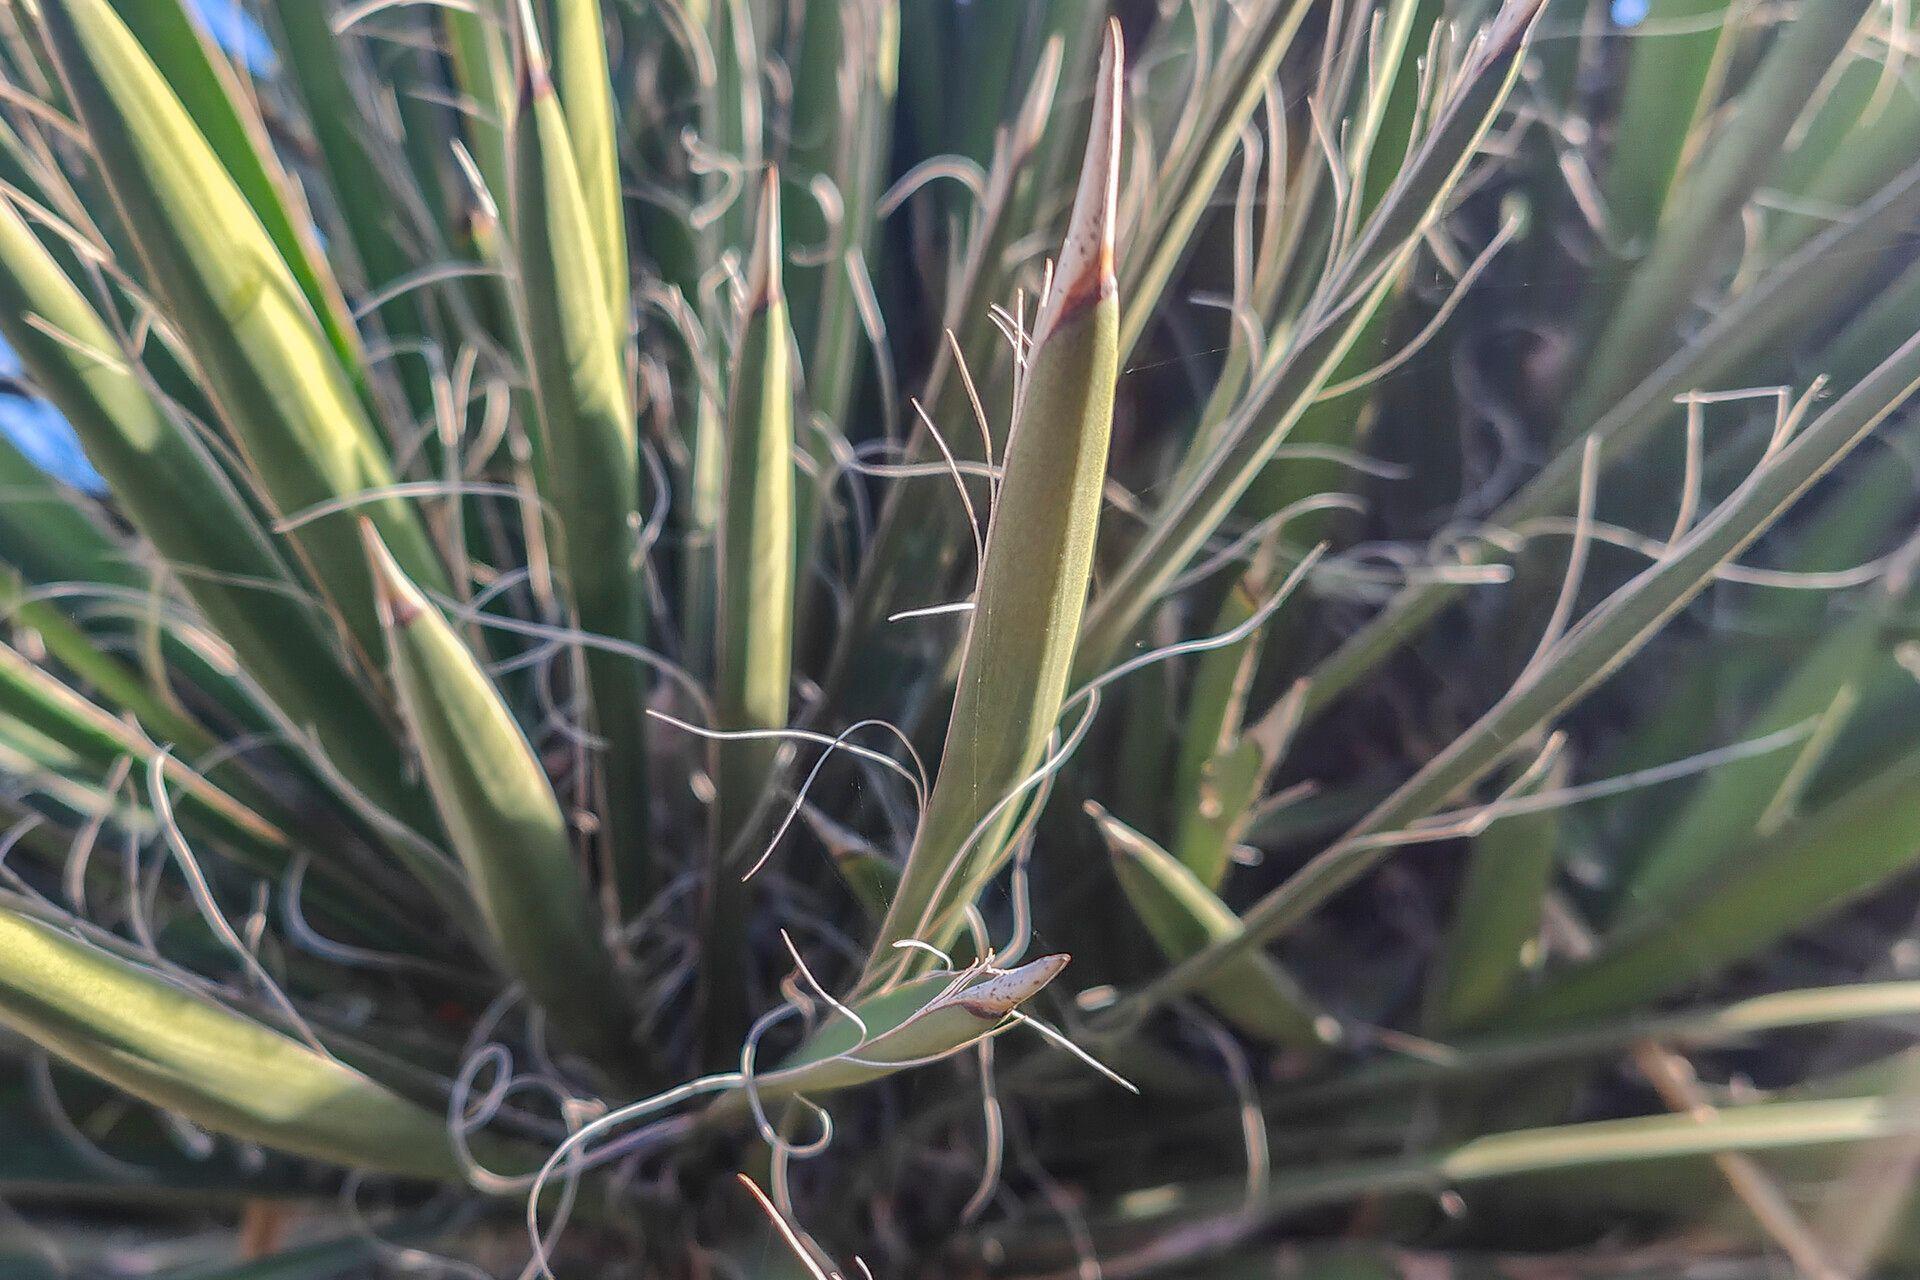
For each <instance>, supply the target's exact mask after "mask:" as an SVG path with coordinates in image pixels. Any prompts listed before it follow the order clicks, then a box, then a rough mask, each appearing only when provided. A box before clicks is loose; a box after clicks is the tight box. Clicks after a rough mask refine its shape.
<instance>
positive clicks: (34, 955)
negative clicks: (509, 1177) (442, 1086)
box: [0, 905, 465, 1182]
mask: <svg viewBox="0 0 1920 1280" xmlns="http://www.w3.org/2000/svg"><path fill="white" fill-rule="evenodd" d="M0 1025H5V1026H6V1027H7V1028H8V1029H9V1030H11V1031H14V1032H16V1033H18V1034H19V1035H22V1036H25V1037H26V1038H27V1039H29V1040H31V1041H33V1042H34V1043H35V1044H38V1045H39V1046H41V1047H42V1048H44V1049H46V1050H48V1051H49V1052H51V1053H53V1054H55V1055H57V1056H58V1057H60V1058H61V1059H63V1060H64V1061H66V1062H68V1063H71V1064H72V1065H73V1066H75V1067H78V1068H80V1069H81V1070H83V1071H86V1072H89V1073H90V1074H92V1075H95V1076H98V1077H100V1078H101V1079H102V1080H106V1081H108V1082H110V1083H112V1084H115V1085H118V1086H119V1087H120V1088H122V1089H125V1090H126V1091H127V1092H128V1093H131V1094H133V1095H134V1096H135V1097H137V1098H140V1099H141V1100H143V1101H145V1102H149V1103H151V1104H153V1105H154V1106H158V1107H164V1108H166V1109H168V1110H170V1111H174V1112H177V1113H178V1114H180V1115H182V1116H184V1117H186V1118H187V1119H189V1120H191V1121H193V1122H194V1123H196V1124H199V1125H202V1126H204V1127H206V1128H208V1129H211V1130H212V1131H214V1132H215V1133H222V1134H226V1135H228V1136H230V1137H234V1138H240V1139H242V1140H244V1141H248V1142H258V1143H261V1144H263V1145H265V1146H269V1147H274V1148H276V1149H278V1150H282V1151H290V1152H293V1153H295V1154H298V1155H304V1156H309V1157H311V1158H313V1159H316V1160H325V1161H329V1162H331V1163H334V1164H341V1165H347V1166H349V1167H354V1168H366V1169H377V1170H380V1171H382V1172H386V1173H393V1174H399V1175H402V1176H405V1177H413V1178H432V1179H437V1180H443V1181H450V1182H464V1180H465V1179H464V1176H463V1174H462V1172H461V1168H460V1164H459V1162H458V1161H457V1160H456V1159H455V1157H454V1153H453V1147H452V1144H451V1142H450V1141H449V1140H448V1137H447V1128H446V1122H445V1120H444V1119H443V1118H441V1117H439V1116H436V1115H434V1114H433V1113H431V1112H429V1111H426V1110H424V1109H423V1108H421V1107H418V1106H415V1105H414V1104H413V1103H411V1102H408V1101H406V1100H405V1099H403V1098H401V1097H400V1096H399V1095H398V1094H395V1093H393V1092H392V1091H391V1090H389V1089H387V1088H385V1087H384V1086H382V1085H380V1084H378V1083H376V1082H375V1081H373V1080H371V1079H369V1078H368V1077H367V1076H364V1075H362V1074H361V1073H360V1072H358V1071H356V1070H354V1069H353V1068H351V1067H349V1066H346V1065H345V1064H343V1063H341V1062H339V1061H338V1060H336V1059H334V1058H332V1057H328V1056H325V1055H322V1054H320V1053H319V1052H316V1051H315V1050H314V1049H312V1048H310V1047H308V1046H307V1045H305V1044H302V1043H301V1042H300V1041H298V1040H296V1039H294V1038H292V1037H291V1036H288V1035H285V1034H283V1033H281V1032H279V1031H276V1030H274V1029H273V1028H271V1027H268V1026H266V1025H264V1024H262V1023H259V1022H256V1021H254V1020H253V1019H251V1018H248V1017H246V1016H244V1015H242V1014H239V1013H236V1012H234V1011H233V1010H231V1009H228V1008H225V1007H224V1006H221V1005H218V1004H215V1003H213V1002H212V1001H211V1000H208V999H206V998H205V997H203V996H200V995H198V994H195V993H194V992H191V991H189V990H187V989H185V988H184V987H180V986H177V985H175V984H174V983H172V982H169V981H168V980H166V979H165V978H162V977H161V976H160V975H158V974H156V973H154V972H152V971H151V970H147V969H143V968H141V967H140V966H138V965H135V964H133V963H131V962H129V961H127V960H124V959H121V958H120V957H119V956H117V955H114V954H113V953H111V952H109V951H106V950H104V949H103V948H101V947H98V946H94V945H92V944H90V943H87V942H82V941H80V940H79V939H77V938H75V937H73V936H71V935H70V934H68V933H66V932H64V931H63V930H60V929H58V928H55V927H54V926H53V925H51V924H48V923H46V922H45V921H42V920H39V919H35V918H34V917H32V916H30V915H28V914H26V913H25V912H24V911H21V910H18V909H16V908H14V907H11V906H5V905H0Z"/></svg>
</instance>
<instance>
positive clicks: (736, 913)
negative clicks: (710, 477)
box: [702, 169, 795, 1059]
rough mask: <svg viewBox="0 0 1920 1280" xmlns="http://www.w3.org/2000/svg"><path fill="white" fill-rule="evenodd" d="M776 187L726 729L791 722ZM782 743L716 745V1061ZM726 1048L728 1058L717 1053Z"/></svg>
mask: <svg viewBox="0 0 1920 1280" xmlns="http://www.w3.org/2000/svg"><path fill="white" fill-rule="evenodd" d="M781 259H782V251H781V240H780V177H779V173H778V172H777V171H776V170H773V169H769V170H768V171H767V175H766V182H765V185H764V187H763V188H762V190H761V193H760V210H759V223H758V227H757V228H756V230H755V233H754V245H753V259H752V262H751V264H750V265H749V267H748V269H747V290H746V297H745V305H744V308H743V310H742V313H741V326H740V333H739V337H738V339H737V340H736V341H735V343H734V365H733V384H732V387H731V390H730V391H729V394H728V397H727V399H728V403H727V437H726V444H727V457H726V466H725V468H724V474H723V476H722V489H721V503H720V517H721V519H720V545H719V573H720V590H719V605H720V608H719V618H718V621H719V634H718V637H717V641H718V653H717V654H716V655H715V662H714V711H715V713H716V715H717V716H718V717H719V727H720V728H722V729H725V730H730V731H738V730H756V729H779V728H783V727H785V725H786V723H787V709H788V705H787V704H788V686H789V685H790V684H791V683H792V671H793V598H794V553H793V545H794V536H795V528H794V506H793V491H794V461H793V401H794V395H793V365H792V359H791V352H792V347H793V332H792V330H791V329H790V328H789V326H788V323H787V302H786V293H785V290H784V288H783V287H782V284H781ZM779 745H780V744H779V742H778V741H777V740H775V739H770V738H749V739H735V740H731V741H722V742H719V743H717V744H715V748H714V754H715V758H716V762H717V766H718V768H717V773H716V776H715V778H714V785H715V796H714V823H713V827H714V830H713V863H712V866H711V868H710V872H709V879H708V883H707V901H706V905H705V914H706V922H705V923H706V949H705V952H704V954H703V960H704V963H705V972H704V973H703V974H702V982H703V983H704V984H705V987H706V992H707V999H706V1010H707V1017H706V1019H705V1027H704V1030H705V1033H706V1034H707V1035H708V1036H709V1037H711V1041H710V1042H711V1043H712V1044H713V1046H714V1048H715V1055H716V1057H717V1058H720V1059H724V1058H725V1057H727V1056H730V1055H731V1054H732V1053H733V1052H734V1051H735V1046H737V1045H738V1043H739V1037H740V1036H741V1035H742V1034H743V1033H744V1032H745V1031H746V1025H745V1013H744V1011H745V999H744V997H745V995H746V964H745V960H746V926H747V916H748V907H749V900H748V895H747V894H746V892H745V891H744V886H743V885H742V884H741V879H740V877H741V874H742V872H743V871H744V870H745V869H746V867H745V862H744V861H743V859H742V854H743V850H741V849H740V848H738V847H736V846H738V845H739V844H740V842H741V840H742V838H743V837H744V836H745V835H747V834H748V833H749V832H750V831H751V823H750V821H749V820H750V818H751V816H752V814H753V813H754V811H755V810H756V809H757V808H758V807H759V805H760V802H761V797H762V795H763V794H764V792H765V791H766V788H767V785H768V783H769V781H770V780H771V777H772V773H773V766H774V757H775V756H776V754H777V753H778V750H779ZM722 1046H724V1048H723V1047H722Z"/></svg>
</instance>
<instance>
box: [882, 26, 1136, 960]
mask: <svg viewBox="0 0 1920 1280" xmlns="http://www.w3.org/2000/svg"><path fill="white" fill-rule="evenodd" d="M1121 73H1122V63H1121V51H1120V43H1119V30H1118V28H1117V27H1115V28H1113V29H1112V30H1111V32H1110V35H1109V39H1108V45H1107V49H1106V52H1105V54H1104V56H1103V57H1102V59H1101V63H1100V76H1099V86H1098V88H1097V89H1096V93H1097V95H1098V96H1097V98H1096V100H1095V108H1094V116H1093V126H1092V130H1091V132H1090V135H1089V138H1088V143H1087V153H1086V162H1085V166H1084V167H1083V169H1082V170H1081V177H1080V188H1079V193H1078V195H1077V196H1076V198H1075V203H1074V212H1073V218H1072V220H1071V222H1070V223H1069V224H1068V229H1067V237H1066V241H1065V244H1064V245H1063V247H1062V250H1061V256H1060V262H1059V264H1058V267H1057V268H1056V270H1055V273H1054V277H1053V286H1052V292H1051V293H1050V294H1049V295H1048V297H1047V299H1046V301H1045V303H1044V304H1043V305H1042V308H1041V312H1040V317H1039V319H1038V320H1037V321H1036V324H1035V330H1034V338H1033V346H1032V351H1031V354H1030V356H1029V358H1028V365H1027V372H1026V380H1025V382H1024V384H1023V385H1022V387H1021V391H1020V398H1019V401H1018V404H1017V405H1016V407H1015V410H1014V422H1013V430H1012V435H1011V437H1010V438H1009V440H1008V442H1007V448H1006V458H1005V478H1004V479H1003V480H1002V482H1001V485H1000V490H999V497H998V500H997V501H996V502H995V504H994V509H993V515H992V519H991V521H990V524H989V527H988V531H987V536H986V555H985V561H984V563H983V564H982V565H981V569H980V585H979V589H978V591H977V592H976V593H975V597H974V607H973V611H972V613H971V615H970V620H969V623H968V628H967V639H966V645H965V649H964V652H963V654H962V657H961V663H960V677H959V683H958V690H957V692H956V694H955V698H954V706H953V718H952V721H951V725H950V727H949V729H948V732H947V745H946V749H945V751H944V753H943V754H942V756H941V763H940V773H939V776H938V778H937V779H936V781H935V783H934V787H933V793H932V795H931V797H930V798H929V800H928V804H927V810H926V813H925V814H924V816H923V817H922V820H921V824H920V829H919V832H918V833H917V835H916V836H915V839H914V847H913V850H912V852H911V853H910V854H909V855H908V859H907V866H906V872H905V874H904V876H903V877H902V879H901V884H900V893H899V896H898V897H896V898H895V899H894V901H893V905H892V907H891V909H890V910H889V911H888V913H887V919H886V921H885V923H884V924H883V925H882V927H881V930H880V937H879V939H878V941H877V942H876V944H875V948H874V951H873V953H872V959H871V961H870V963H869V972H868V978H869V981H873V980H876V979H879V978H882V977H884V976H885V971H887V970H890V969H891V968H892V967H893V965H894V963H895V960H896V953H894V952H893V950H892V944H893V943H895V942H897V941H900V940H902V939H906V938H924V939H925V940H928V941H932V942H933V943H934V944H935V945H936V946H938V945H940V944H941V942H943V941H944V940H946V939H948V938H950V937H951V936H952V934H953V931H954V929H955V928H956V927H957V926H958V924H959V918H960V917H959V912H960V908H961V906H962V905H963V904H965V903H966V902H968V901H970V900H971V899H972V897H973V895H974V894H975V893H977V892H978V890H979V888H980V886H981V885H982V884H983V883H984V882H985V880H986V879H987V877H989V876H990V875H991V874H992V873H993V872H994V871H995V870H996V869H998V867H999V866H1000V864H1001V861H1002V858H1003V853H1004V850H1003V849H1002V848H1001V847H1000V844H1001V841H1002V839H1003V838H1004V833H1005V831H1006V830H1007V828H1008V826H1009V824H1010V822H1011V820H1012V818H1013V816H1014V814H1013V810H1012V808H1011V807H1010V806H1002V807H1001V808H1000V811H999V812H998V813H997V814H994V813H993V811H994V810H995V807H996V806H1001V802H1002V800H1003V799H1005V798H1006V797H1007V796H1008V795H1009V793H1010V792H1011V791H1012V789H1013V788H1014V787H1015V786H1017V785H1019V784H1020V783H1021V782H1022V781H1023V779H1024V778H1025V777H1026V775H1027V774H1028V773H1029V772H1030V771H1031V770H1032V769H1033V767H1034V766H1035V765H1036V764H1038V763H1039V761H1040V757H1041V753H1042V751H1043V749H1044V747H1045V744H1046V740H1047V738H1048V736H1049V735H1051V734H1052V732H1053V728H1054V721H1055V720H1056V719H1057V718H1058V716H1059V714H1060V705H1061V701H1062V699H1063V698H1064V696H1065V694H1066V687H1067V675H1068V666H1069V664H1070V663H1071V662H1072V659H1073V650H1074V643H1075V640H1076V638H1077V636H1078V634H1079V630H1080V617H1081V612H1082V609H1083V607H1084V605H1085V601H1086V592H1087V581H1088V576H1089V574H1090V572H1091V570H1092V566H1093V542H1094V535H1095V533H1096V532H1097V529H1098V524H1099V515H1100V493H1101V487H1102V484H1103V482H1104V477H1105V472H1106V460H1107V441H1108V436H1109V433H1110V431H1111V430H1112V425H1113V390H1114V382H1115V380H1116V378H1117V376H1118V373H1119V357H1118V348H1117V345H1116V344H1117V334H1118V324H1119V300H1118V297H1117V295H1116V294H1115V291H1114V290H1115V284H1114V277H1113V252H1114V240H1113V237H1114V225H1113V220H1114V211H1115V209H1114V206H1115V201H1116V199H1117V195H1118V184H1119V163H1120V154H1119V143H1120V136H1121V135H1120V77H1121ZM990 814H992V816H991V817H990V816H989V815H990ZM983 823H984V824H985V825H984V827H982V824H983ZM976 828H982V829H980V830H976Z"/></svg>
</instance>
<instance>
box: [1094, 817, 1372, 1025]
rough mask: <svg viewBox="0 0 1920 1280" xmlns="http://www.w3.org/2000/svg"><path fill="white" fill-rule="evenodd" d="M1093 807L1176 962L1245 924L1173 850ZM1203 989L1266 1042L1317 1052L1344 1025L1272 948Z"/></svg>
mask: <svg viewBox="0 0 1920 1280" xmlns="http://www.w3.org/2000/svg"><path fill="white" fill-rule="evenodd" d="M1087 812H1088V814H1089V816H1091V817H1092V818H1093V820H1094V823H1095V825H1097V826H1098V827H1099V828H1100V836H1101V838H1102V839H1103V840H1105V841H1106V843H1107V852H1108V853H1110V854H1112V855H1113V870H1114V874H1115V876H1117V877H1118V878H1119V881H1120V887H1121V888H1122V889H1124V890H1125V891H1126V895H1127V901H1129V902H1130V903H1132V904H1133V910H1134V914H1136V915H1138V916H1139V917H1140V922H1141V923H1142V924H1144V925H1145V926H1146V927H1147V932H1148V933H1149V934H1151V935H1153V940H1154V942H1156V943H1157V944H1159V947H1160V951H1161V954H1163V955H1165V956H1166V957H1167V959H1168V960H1171V961H1176V962H1177V961H1180V960H1185V959H1186V958H1187V957H1188V956H1190V955H1192V954H1194V953H1195V952H1196V951H1199V950H1201V949H1202V948H1204V947H1206V946H1208V945H1209V944H1211V943H1215V942H1219V941H1221V940H1222V939H1226V938H1232V937H1234V936H1236V935H1238V934H1239V933H1240V932H1241V930H1242V929H1243V928H1244V927H1245V926H1243V925H1242V924H1241V923H1240V918H1239V917H1238V916H1236V915H1234V914H1233V908H1231V907H1229V906H1228V905H1227V904H1226V903H1224V902H1222V901H1220V899H1219V898H1217V897H1215V896H1214V893H1213V891H1212V890H1211V889H1209V888H1208V887H1207V886H1206V885H1204V884H1202V883H1201V882H1200V879H1199V877H1197V876H1196V875H1194V873H1193V872H1192V870H1190V869H1189V868H1187V867H1184V866H1182V865H1181V864H1180V862H1179V861H1178V860H1177V859H1175V858H1174V856H1173V855H1172V854H1170V853H1168V852H1167V851H1166V850H1165V849H1162V848H1161V847H1160V846H1159V845H1157V844H1155V843H1154V842H1153V841H1151V840H1149V839H1147V837H1145V836H1143V835H1141V834H1140V833H1139V832H1138V831H1135V830H1134V829H1133V828H1131V827H1129V826H1127V825H1126V824H1125V823H1123V822H1121V821H1120V820H1119V819H1118V818H1115V817H1114V816H1113V815H1112V814H1110V813H1108V812H1107V811H1106V810H1105V809H1102V808H1101V807H1100V806H1099V805H1097V804H1094V803H1093V802H1091V801H1089V802H1088V803H1087ZM1199 994H1200V996H1201V998H1202V999H1204V1000H1205V1001H1206V1002H1207V1003H1208V1004H1210V1005H1212V1006H1213V1007H1214V1008H1215V1009H1217V1010H1219V1012H1220V1015H1221V1016H1222V1017H1224V1018H1225V1019H1226V1020H1227V1021H1228V1022H1229V1023H1231V1024H1232V1025H1233V1026H1235V1027H1237V1028H1238V1029H1239V1030H1241V1031H1243V1032H1245V1033H1246V1034H1247V1035H1249V1036H1252V1037H1253V1038H1254V1039H1256V1040H1259V1041H1261V1042H1263V1043H1266V1044H1271V1045H1279V1046H1284V1047H1286V1048H1290V1049H1304V1050H1307V1051H1310V1052H1317V1051H1319V1050H1322V1049H1325V1048H1326V1047H1327V1045H1328V1044H1329V1043H1331V1041H1332V1040H1333V1039H1334V1032H1335V1029H1336V1028H1337V1024H1335V1023H1334V1022H1333V1020H1332V1019H1330V1018H1328V1017H1326V1016H1325V1014H1323V1013H1322V1012H1321V1011H1320V1010H1318V1009H1316V1008H1315V1007H1314V1004H1313V1001H1312V999H1311V998H1310V997H1309V996H1308V995H1307V993H1306V992H1304V991H1302V990H1301V989H1300V985H1299V984H1298V983H1296V982H1295V981H1294V980H1293V978H1292V976H1291V975H1289V974H1288V973H1287V972H1286V970H1284V969H1282V968H1281V967H1280V966H1279V964H1277V963H1276V962H1275V961H1274V960H1273V959H1272V958H1270V957H1269V956H1267V955H1266V954H1265V953H1264V952H1259V951H1249V952H1246V953H1244V954H1242V955H1241V956H1240V957H1239V958H1238V959H1236V960H1234V961H1233V962H1232V963H1231V964H1228V965H1226V966H1223V967H1222V968H1221V969H1220V970H1218V971H1217V972H1215V973H1214V974H1213V975H1212V976H1211V977H1209V978H1208V979H1207V980H1206V981H1205V982H1204V983H1202V984H1201V986H1200V988H1199Z"/></svg>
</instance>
